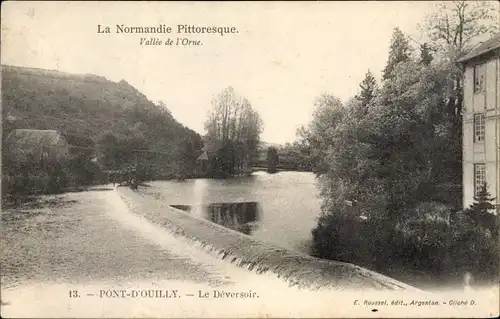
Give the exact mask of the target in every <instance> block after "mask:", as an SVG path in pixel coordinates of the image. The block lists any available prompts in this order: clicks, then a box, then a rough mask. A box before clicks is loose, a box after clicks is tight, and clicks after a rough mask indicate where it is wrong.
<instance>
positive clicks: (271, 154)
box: [267, 146, 279, 173]
mask: <svg viewBox="0 0 500 319" xmlns="http://www.w3.org/2000/svg"><path fill="white" fill-rule="evenodd" d="M278 164H279V157H278V149H277V148H276V147H273V146H269V147H268V148H267V171H268V172H269V173H275V172H276V170H277V166H278Z"/></svg>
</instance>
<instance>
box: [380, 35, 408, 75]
mask: <svg viewBox="0 0 500 319" xmlns="http://www.w3.org/2000/svg"><path fill="white" fill-rule="evenodd" d="M410 52H411V47H410V45H409V43H408V40H407V38H406V37H405V35H404V34H403V32H401V30H400V29H399V28H395V29H394V31H393V33H392V38H391V45H390V51H389V59H388V60H387V65H386V67H385V68H384V70H383V76H382V77H383V79H384V80H387V79H389V78H390V77H391V75H392V71H393V70H394V67H395V66H396V65H397V64H398V63H400V62H404V61H408V59H409V58H410Z"/></svg>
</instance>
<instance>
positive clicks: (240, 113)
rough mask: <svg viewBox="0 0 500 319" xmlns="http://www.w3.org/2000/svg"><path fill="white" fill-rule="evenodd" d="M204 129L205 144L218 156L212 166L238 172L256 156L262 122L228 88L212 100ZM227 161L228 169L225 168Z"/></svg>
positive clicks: (232, 90) (250, 108)
mask: <svg viewBox="0 0 500 319" xmlns="http://www.w3.org/2000/svg"><path fill="white" fill-rule="evenodd" d="M205 130H206V131H207V135H206V137H207V141H208V145H210V147H211V148H213V150H212V151H216V152H219V155H220V158H219V160H216V161H213V164H214V165H223V166H224V167H225V169H227V170H230V171H231V172H234V173H239V172H240V171H242V170H244V169H246V168H248V166H250V165H251V164H252V162H254V161H255V159H256V158H257V157H258V146H259V141H260V134H261V133H262V130H263V123H262V119H261V118H260V116H259V114H258V113H257V112H256V111H255V110H253V109H252V107H251V104H250V102H249V101H248V100H247V99H246V98H244V97H241V96H238V95H237V94H236V92H235V91H234V89H233V88H232V87H228V88H226V89H224V90H223V91H222V92H221V93H220V94H218V95H217V96H216V97H214V99H213V100H212V109H211V110H210V112H209V114H208V118H207V120H206V121H205ZM228 152H232V154H228ZM223 159H224V160H223ZM229 159H231V160H230V162H231V163H232V164H231V165H232V168H229V167H230V166H231V165H229V164H228V163H229V162H228V161H229ZM217 163H218V164H217ZM226 173H229V172H226Z"/></svg>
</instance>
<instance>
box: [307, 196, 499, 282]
mask: <svg viewBox="0 0 500 319" xmlns="http://www.w3.org/2000/svg"><path fill="white" fill-rule="evenodd" d="M339 207H340V206H339ZM355 209H356V208H354V210H355ZM356 216H357V214H356V213H354V214H352V213H351V212H349V211H348V210H346V209H345V207H344V208H338V209H336V210H335V211H334V212H333V213H332V214H328V215H325V216H323V217H321V218H320V219H319V222H318V227H316V228H315V229H314V230H313V239H314V241H313V242H314V244H313V247H312V253H313V255H315V256H319V257H322V258H328V259H334V260H339V261H344V262H353V263H356V264H358V265H362V266H365V267H368V268H371V269H374V270H376V271H379V272H381V273H384V274H387V275H390V276H394V277H399V276H402V275H403V274H408V273H410V274H412V275H413V276H416V277H422V278H423V277H425V278H429V277H430V278H435V279H444V280H446V279H456V280H459V279H460V277H461V275H462V274H463V273H465V272H472V273H473V274H474V275H475V277H476V278H480V279H487V280H488V279H489V280H491V279H495V278H498V267H499V260H500V251H499V248H498V235H492V234H491V233H490V232H489V231H488V230H487V229H485V228H482V227H478V226H476V225H474V222H473V220H471V219H470V216H469V215H467V214H464V213H463V212H456V213H453V210H451V209H450V208H449V207H448V206H446V205H443V204H440V203H432V202H424V203H421V204H420V205H418V206H417V207H415V208H414V209H412V210H409V211H408V212H407V218H406V219H405V220H403V221H401V222H399V223H398V225H397V227H396V228H395V230H393V231H391V233H392V234H391V236H389V237H388V236H386V230H385V229H384V227H385V223H384V221H383V220H380V219H376V218H375V219H362V218H359V217H356ZM495 218H496V222H497V223H498V217H496V216H495Z"/></svg>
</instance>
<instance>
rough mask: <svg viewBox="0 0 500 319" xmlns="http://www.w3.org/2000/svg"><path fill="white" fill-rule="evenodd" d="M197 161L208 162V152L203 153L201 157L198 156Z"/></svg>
mask: <svg viewBox="0 0 500 319" xmlns="http://www.w3.org/2000/svg"><path fill="white" fill-rule="evenodd" d="M196 160H197V161H206V160H208V155H207V151H204V152H203V153H201V155H200V156H198V158H197V159H196Z"/></svg>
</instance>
